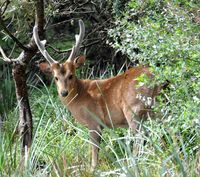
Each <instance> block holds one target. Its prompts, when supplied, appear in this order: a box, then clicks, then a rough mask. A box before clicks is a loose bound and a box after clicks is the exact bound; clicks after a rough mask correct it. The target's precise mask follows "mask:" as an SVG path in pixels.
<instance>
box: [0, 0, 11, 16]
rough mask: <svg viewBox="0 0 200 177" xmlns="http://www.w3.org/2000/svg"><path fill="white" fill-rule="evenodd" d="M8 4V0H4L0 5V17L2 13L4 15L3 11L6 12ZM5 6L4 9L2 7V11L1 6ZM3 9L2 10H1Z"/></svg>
mask: <svg viewBox="0 0 200 177" xmlns="http://www.w3.org/2000/svg"><path fill="white" fill-rule="evenodd" d="M9 4H10V1H9V0H6V1H5V2H4V3H3V4H2V5H1V9H0V13H1V14H0V15H1V16H2V15H3V14H4V13H5V11H6V9H7V7H8V5H9ZM4 5H5V7H4V9H3V6H4ZM2 9H3V10H2Z"/></svg>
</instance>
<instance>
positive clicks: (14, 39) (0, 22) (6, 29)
mask: <svg viewBox="0 0 200 177" xmlns="http://www.w3.org/2000/svg"><path fill="white" fill-rule="evenodd" d="M0 28H1V29H2V30H4V31H5V32H6V33H7V34H8V35H9V36H10V37H11V38H12V40H13V41H14V42H16V44H17V45H18V46H19V47H20V48H21V49H23V50H24V51H27V50H28V48H27V47H25V46H24V45H23V44H22V43H21V42H20V41H19V40H18V39H17V38H16V37H15V36H14V35H13V34H12V33H11V32H10V31H9V30H8V28H7V27H6V26H5V24H4V22H3V19H2V18H1V16H0Z"/></svg>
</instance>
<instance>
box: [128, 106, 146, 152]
mask: <svg viewBox="0 0 200 177" xmlns="http://www.w3.org/2000/svg"><path fill="white" fill-rule="evenodd" d="M138 110H140V109H139V107H135V108H134V107H133V109H126V110H125V111H124V115H125V117H126V120H127V122H128V125H129V128H130V131H131V133H132V134H134V135H135V140H134V144H133V153H134V154H135V155H139V154H140V153H141V152H142V149H143V144H144V140H143V138H142V135H141V126H140V125H141V124H140V118H139V116H138V112H139V111H138Z"/></svg>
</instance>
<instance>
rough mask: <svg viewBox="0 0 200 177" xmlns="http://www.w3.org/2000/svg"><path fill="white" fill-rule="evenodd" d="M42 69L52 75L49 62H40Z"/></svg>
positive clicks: (39, 65) (46, 73)
mask: <svg viewBox="0 0 200 177" xmlns="http://www.w3.org/2000/svg"><path fill="white" fill-rule="evenodd" d="M38 67H39V68H40V70H41V71H42V72H43V73H44V74H45V75H47V76H50V77H51V76H52V69H51V66H50V64H49V62H42V63H39V64H38Z"/></svg>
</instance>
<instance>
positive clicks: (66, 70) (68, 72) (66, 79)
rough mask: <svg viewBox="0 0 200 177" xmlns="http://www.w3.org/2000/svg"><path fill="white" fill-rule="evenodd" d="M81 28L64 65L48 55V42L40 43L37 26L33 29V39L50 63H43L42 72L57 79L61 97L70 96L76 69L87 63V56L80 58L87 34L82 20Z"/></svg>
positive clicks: (80, 21) (80, 22)
mask: <svg viewBox="0 0 200 177" xmlns="http://www.w3.org/2000/svg"><path fill="white" fill-rule="evenodd" d="M79 27H80V32H79V35H75V39H76V43H75V45H74V46H73V47H72V51H71V54H70V56H69V58H68V59H67V60H66V62H64V63H59V62H57V61H56V60H54V59H53V58H52V57H51V56H50V55H49V54H48V52H47V50H46V49H45V44H46V40H44V41H40V39H39V35H38V29H37V26H35V27H34V28H33V37H34V40H35V43H36V45H37V46H38V49H39V50H40V52H41V53H42V55H43V56H44V58H45V59H46V60H47V61H48V63H45V64H44V63H43V65H42V66H41V70H42V71H43V72H47V73H49V72H51V73H52V75H53V76H54V78H55V83H56V85H57V89H58V94H59V95H60V96H61V97H66V96H68V94H69V93H70V92H71V91H72V90H73V88H74V84H75V83H76V79H77V78H76V75H75V71H76V68H78V67H79V66H80V65H81V64H83V63H84V61H85V56H78V53H79V49H80V46H81V43H82V41H83V38H84V34H85V25H84V23H83V21H82V20H79Z"/></svg>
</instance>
